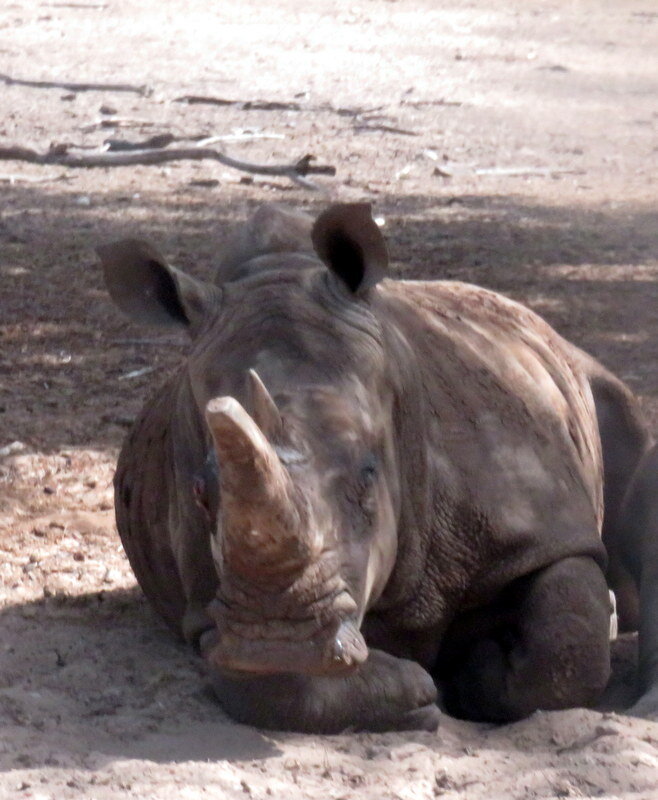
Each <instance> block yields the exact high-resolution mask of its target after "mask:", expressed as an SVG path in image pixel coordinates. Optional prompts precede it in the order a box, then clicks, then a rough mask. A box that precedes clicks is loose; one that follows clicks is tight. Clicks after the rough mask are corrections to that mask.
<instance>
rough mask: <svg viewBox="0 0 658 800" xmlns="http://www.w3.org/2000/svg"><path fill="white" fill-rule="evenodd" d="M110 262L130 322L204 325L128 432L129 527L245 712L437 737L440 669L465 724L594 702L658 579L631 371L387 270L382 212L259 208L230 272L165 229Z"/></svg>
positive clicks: (167, 597) (217, 679)
mask: <svg viewBox="0 0 658 800" xmlns="http://www.w3.org/2000/svg"><path fill="white" fill-rule="evenodd" d="M99 252H100V255H101V259H102V262H103V267H104V271H105V277H106V282H107V285H108V288H109V290H110V293H111V294H112V296H113V298H114V300H115V301H116V302H117V304H118V305H119V306H120V307H121V308H122V309H123V310H124V311H125V312H126V313H128V314H130V315H131V316H132V317H133V318H135V319H139V320H142V321H146V322H152V323H157V324H162V323H166V324H178V325H183V326H185V327H186V328H187V329H188V330H189V331H190V333H191V336H192V339H193V342H192V346H191V350H190V352H189V355H188V357H187V359H186V361H185V363H184V364H183V365H182V366H181V367H180V369H179V370H178V371H177V373H176V374H175V375H173V376H172V377H171V378H170V379H169V380H168V381H167V382H166V383H165V384H164V386H162V387H161V388H160V389H159V390H158V391H157V393H156V394H155V395H154V397H153V398H152V399H151V400H150V401H148V402H147V404H146V406H145V407H144V409H143V411H142V413H141V415H140V417H139V418H138V420H137V422H136V423H135V426H134V428H133V430H132V432H131V433H130V435H129V436H128V439H127V441H126V442H125V444H124V447H123V450H122V453H121V456H120V458H119V463H118V468H117V473H116V478H115V487H116V512H117V524H118V528H119V533H120V535H121V539H122V541H123V544H124V547H125V549H126V552H127V554H128V557H129V559H130V562H131V565H132V567H133V569H134V571H135V573H136V575H137V578H138V580H139V583H140V585H141V586H142V588H143V590H144V592H145V593H146V595H147V597H148V598H149V600H150V601H151V603H152V604H153V605H154V607H155V608H156V609H157V611H158V612H159V613H160V614H161V615H162V617H163V618H164V619H165V620H166V621H167V623H168V624H169V625H170V626H171V627H172V628H173V629H174V630H175V631H176V632H178V633H179V634H181V635H182V636H183V637H185V639H187V640H188V641H189V642H191V643H193V644H194V645H195V646H197V647H198V648H199V649H200V651H201V653H202V655H203V657H204V658H205V660H206V662H207V664H208V668H209V674H210V676H211V680H212V682H213V685H214V687H215V690H216V692H217V695H218V697H219V699H220V701H221V703H222V704H223V705H224V707H225V708H226V709H227V710H228V712H229V713H230V714H231V715H232V716H234V717H235V718H236V719H238V720H240V721H243V722H247V723H252V724H256V725H260V726H264V727H271V728H283V729H294V730H302V731H324V732H334V731H339V730H343V729H345V728H347V727H352V728H357V729H367V730H384V729H405V728H407V729H408V728H427V729H433V728H434V727H436V725H437V722H438V710H437V707H436V704H435V701H436V685H439V686H440V688H441V690H442V698H443V703H444V705H445V707H446V708H447V710H448V711H449V712H451V713H453V714H456V715H458V716H461V717H465V718H471V719H486V720H493V721H507V720H513V719H519V718H521V717H523V716H526V715H527V714H530V713H531V712H533V711H534V710H536V709H538V708H543V709H555V708H563V707H567V706H572V705H581V704H589V703H592V702H593V701H595V700H596V698H597V697H598V696H599V694H600V693H601V691H602V690H603V688H604V687H605V684H606V682H607V679H608V674H609V620H610V600H609V593H608V586H607V584H606V570H607V574H608V578H609V580H610V582H611V583H612V584H614V586H613V588H617V583H619V587H620V589H619V601H620V605H621V608H620V616H621V619H622V622H625V624H626V626H627V627H629V626H633V624H634V623H635V622H636V620H635V619H634V616H635V610H634V609H635V606H636V605H637V604H636V597H637V588H636V586H637V584H638V583H639V580H640V577H641V576H640V574H639V573H638V569H637V568H636V566H637V565H635V564H634V563H633V556H632V555H631V556H630V557H629V555H628V552H627V551H628V547H624V546H622V545H620V536H621V534H620V531H621V530H622V529H623V528H624V524H625V516H624V514H625V512H623V511H622V500H623V497H624V494H625V493H626V489H627V486H628V483H629V479H630V476H631V475H632V474H633V472H634V470H635V467H636V466H637V464H638V463H639V462H640V460H641V458H642V457H643V455H644V454H645V452H646V451H647V450H648V448H649V446H650V444H651V442H650V439H649V435H648V433H647V430H646V426H645V425H644V422H643V420H642V418H641V415H640V413H639V410H638V408H637V404H636V402H635V400H634V398H633V397H632V395H631V393H630V392H629V390H628V389H627V388H626V387H625V386H624V385H623V384H622V383H621V382H620V381H618V380H617V379H616V378H615V377H614V376H612V375H611V374H610V373H608V372H607V371H606V370H605V369H604V368H603V367H602V366H601V365H599V364H598V363H597V362H595V361H594V360H593V359H591V358H590V357H589V356H587V355H586V354H585V353H583V352H582V351H580V350H578V349H577V348H575V347H574V346H572V345H571V344H569V343H568V342H566V341H565V340H564V339H562V338H561V337H560V336H559V335H558V334H557V333H556V332H555V331H553V330H552V329H551V328H550V327H549V326H548V325H547V324H546V323H545V322H544V321H543V320H542V319H541V318H539V317H538V316H537V315H536V314H534V313H533V312H531V311H530V310H528V309H527V308H525V307H523V306H521V305H519V304H518V303H515V302H513V301H511V300H508V299H506V298H504V297H502V296H501V295H498V294H496V293H494V292H491V291H487V290H485V289H482V288H479V287H476V286H470V285H467V284H463V283H457V282H449V281H433V282H424V281H397V280H391V279H389V278H387V277H386V273H387V254H386V247H385V244H384V242H383V239H382V237H381V234H380V232H379V229H378V228H377V226H376V225H375V224H374V222H373V221H372V219H371V217H370V213H369V208H368V207H367V206H364V205H358V204H354V205H339V206H332V207H331V208H329V209H328V210H327V211H325V212H324V213H323V214H322V215H320V217H319V218H318V219H317V220H316V221H315V223H313V221H312V220H311V219H310V218H308V217H306V216H305V215H301V214H298V213H296V212H289V211H286V210H282V209H278V208H276V207H272V206H266V207H263V208H262V209H260V210H259V211H258V212H257V214H256V215H255V216H254V218H252V220H251V221H250V222H249V223H247V225H246V226H245V227H243V228H242V229H240V230H239V231H238V232H237V233H236V234H235V236H234V237H233V239H232V240H231V241H229V242H228V243H227V246H226V248H225V253H224V256H223V258H222V260H221V262H220V265H219V268H218V274H217V277H216V280H215V281H214V282H213V283H212V284H203V283H201V282H199V281H196V280H193V279H192V278H190V277H189V276H187V275H185V274H184V273H182V272H180V271H179V270H176V269H175V268H173V267H171V266H169V265H167V264H166V262H165V261H164V259H163V258H162V257H161V256H160V255H159V254H158V253H157V252H156V251H155V250H154V248H152V247H151V246H150V245H147V244H145V243H144V242H139V241H124V242H120V243H117V244H114V245H109V246H106V247H104V248H101V249H100V251H99ZM604 477H605V481H604ZM604 486H605V492H604ZM626 516H628V514H627V513H626ZM626 527H628V526H626ZM602 532H603V541H602V537H601V533H602ZM604 545H605V546H604ZM606 548H607V551H608V554H609V556H610V559H611V567H610V568H609V569H608V568H607V561H606ZM631 549H633V548H631ZM635 549H637V548H635ZM629 570H630V571H629ZM649 638H650V637H649ZM649 682H651V681H649ZM645 688H648V687H645Z"/></svg>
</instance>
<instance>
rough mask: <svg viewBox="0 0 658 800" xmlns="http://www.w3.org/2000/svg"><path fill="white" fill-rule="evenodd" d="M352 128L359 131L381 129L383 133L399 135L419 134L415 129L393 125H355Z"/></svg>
mask: <svg viewBox="0 0 658 800" xmlns="http://www.w3.org/2000/svg"><path fill="white" fill-rule="evenodd" d="M354 130H355V131H356V132H357V133H358V132H359V131H366V132H368V131H382V132H383V133H397V134H399V135H400V136H420V134H419V133H416V131H410V130H408V129H407V128H396V127H395V126H394V125H369V124H365V125H355V126H354Z"/></svg>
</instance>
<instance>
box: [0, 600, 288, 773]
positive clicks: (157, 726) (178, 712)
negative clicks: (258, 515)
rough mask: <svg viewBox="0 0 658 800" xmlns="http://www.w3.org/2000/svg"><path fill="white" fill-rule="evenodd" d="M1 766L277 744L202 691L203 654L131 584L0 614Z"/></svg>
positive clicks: (266, 751)
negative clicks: (175, 632) (185, 642)
mask: <svg viewBox="0 0 658 800" xmlns="http://www.w3.org/2000/svg"><path fill="white" fill-rule="evenodd" d="M0 640H1V641H2V650H1V651H0V730H2V731H3V737H2V738H3V741H4V742H6V743H7V744H8V747H7V748H5V749H4V750H3V752H2V754H0V771H7V770H12V769H16V768H33V767H35V768H36V767H44V766H75V767H77V768H86V769H97V768H100V767H101V766H103V765H105V764H107V763H110V762H112V761H114V760H116V759H126V758H130V759H143V760H146V761H153V762H157V763H163V764H165V763H166V764H171V763H178V762H183V761H205V760H213V761H229V762H231V761H243V760H255V759H267V758H271V757H273V756H276V755H278V754H279V753H280V750H279V748H278V747H277V745H276V744H275V742H274V741H273V740H272V739H270V738H268V737H266V736H264V735H262V734H260V733H259V732H258V731H257V730H255V729H253V728H247V727H245V726H241V725H236V724H235V723H234V722H232V721H230V720H229V719H228V718H227V717H226V715H225V714H224V713H223V712H222V710H221V708H220V706H219V705H218V704H217V702H216V701H215V700H214V698H213V697H212V696H211V695H210V693H209V692H207V691H206V690H205V688H204V685H205V684H204V677H203V674H202V672H201V665H200V659H197V657H196V656H194V654H192V653H191V652H190V651H189V650H188V648H187V647H185V646H183V645H181V644H180V643H178V642H177V641H176V640H175V639H174V638H173V637H172V636H171V634H170V632H169V631H168V630H166V629H165V628H164V626H163V625H162V624H161V623H160V622H159V621H158V620H157V619H156V618H155V615H154V614H152V613H151V611H150V609H149V608H148V606H147V604H146V601H145V600H144V598H143V596H142V594H141V592H140V591H139V590H138V589H136V588H135V589H130V590H125V589H113V590H109V591H102V592H97V591H96V592H88V593H85V594H80V595H76V596H64V595H55V596H54V597H50V598H47V599H45V600H39V601H29V602H20V603H17V604H15V605H9V606H6V607H5V608H3V609H2V611H0Z"/></svg>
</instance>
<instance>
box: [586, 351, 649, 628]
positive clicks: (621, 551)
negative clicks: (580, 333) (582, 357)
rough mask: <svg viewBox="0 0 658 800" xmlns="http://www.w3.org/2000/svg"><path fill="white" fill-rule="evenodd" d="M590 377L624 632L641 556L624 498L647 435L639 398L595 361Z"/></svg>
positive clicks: (634, 619)
mask: <svg viewBox="0 0 658 800" xmlns="http://www.w3.org/2000/svg"><path fill="white" fill-rule="evenodd" d="M597 369H598V370H599V371H598V373H597V374H595V375H594V376H593V377H592V379H591V386H592V394H593V396H594V403H595V406H596V416H597V421H598V426H599V434H600V436H601V449H602V455H603V470H604V481H603V487H604V509H605V513H604V518H603V531H602V536H603V543H604V544H605V547H606V550H607V553H608V562H609V567H608V573H607V579H608V583H609V585H610V586H611V588H612V589H613V591H614V592H615V595H616V598H617V609H618V615H619V627H620V629H621V630H622V631H624V630H626V631H628V630H637V627H638V621H639V595H638V591H639V573H638V569H637V565H636V562H637V560H638V557H639V555H640V548H639V546H638V542H636V541H633V540H629V538H628V535H627V533H626V530H625V529H626V527H627V526H626V524H625V521H624V511H623V508H624V505H623V504H624V497H625V496H626V494H627V492H628V488H629V485H630V483H631V479H632V477H633V474H634V473H635V470H636V468H637V466H638V464H639V463H640V461H641V460H642V457H643V456H644V454H645V453H646V451H647V450H648V448H649V445H650V442H651V438H650V435H649V431H648V428H647V425H646V422H645V421H644V419H643V417H642V414H641V412H640V408H639V405H638V403H637V400H636V399H635V397H633V395H632V394H631V392H630V391H629V390H628V389H627V388H626V386H624V385H623V384H622V383H621V382H620V381H618V380H617V379H616V378H615V377H614V376H613V375H610V374H609V373H608V372H606V371H605V370H603V369H602V368H601V367H599V366H598V365H597Z"/></svg>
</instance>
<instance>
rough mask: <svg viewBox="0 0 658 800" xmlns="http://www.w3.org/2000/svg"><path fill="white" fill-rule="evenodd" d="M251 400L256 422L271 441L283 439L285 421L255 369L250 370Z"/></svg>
mask: <svg viewBox="0 0 658 800" xmlns="http://www.w3.org/2000/svg"><path fill="white" fill-rule="evenodd" d="M248 387H249V401H250V404H251V413H252V414H253V415H254V420H255V421H256V424H257V425H258V427H259V428H260V429H261V431H262V432H263V433H264V434H265V436H266V437H267V438H268V439H269V440H270V441H277V440H279V439H281V437H282V434H283V422H282V420H281V414H280V413H279V409H278V408H277V405H276V403H275V402H274V398H273V397H272V395H271V394H270V393H269V391H268V390H267V387H266V386H265V384H264V383H263V381H262V380H261V379H260V376H259V375H258V373H257V372H256V370H255V369H250V370H249V377H248Z"/></svg>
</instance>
